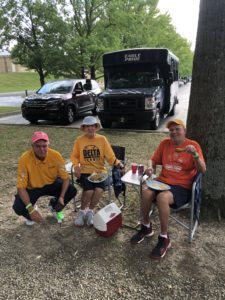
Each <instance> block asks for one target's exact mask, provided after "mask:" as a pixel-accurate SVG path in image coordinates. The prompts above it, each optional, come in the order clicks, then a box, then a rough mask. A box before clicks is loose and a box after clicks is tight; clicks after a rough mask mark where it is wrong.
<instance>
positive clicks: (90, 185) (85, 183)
mask: <svg viewBox="0 0 225 300" xmlns="http://www.w3.org/2000/svg"><path fill="white" fill-rule="evenodd" d="M90 175H91V174H81V176H80V179H79V182H80V185H81V187H82V189H83V190H84V191H91V190H94V189H96V188H101V189H103V191H104V190H105V189H106V187H107V186H108V178H106V179H105V180H104V181H102V182H90V181H89V180H88V176H90Z"/></svg>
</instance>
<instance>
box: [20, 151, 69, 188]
mask: <svg viewBox="0 0 225 300" xmlns="http://www.w3.org/2000/svg"><path fill="white" fill-rule="evenodd" d="M57 177H60V178H62V179H63V180H64V179H67V178H68V177H69V175H68V173H67V171H66V169H65V161H64V159H63V157H62V155H61V154H60V153H59V152H58V151H55V150H53V149H51V148H48V152H47V155H46V157H45V159H44V160H43V161H41V160H39V159H38V158H37V157H36V156H35V154H34V151H33V149H30V150H28V151H26V152H25V153H24V154H23V155H22V156H21V157H20V159H19V163H18V175H17V188H27V189H34V188H41V187H43V186H45V185H47V184H52V183H53V182H54V181H55V180H56V179H57Z"/></svg>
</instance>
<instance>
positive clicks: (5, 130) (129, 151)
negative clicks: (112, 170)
mask: <svg viewBox="0 0 225 300" xmlns="http://www.w3.org/2000/svg"><path fill="white" fill-rule="evenodd" d="M39 130H41V131H45V132H46V133H48V135H49V138H50V147H52V148H54V149H56V150H58V151H60V152H61V153H62V155H63V157H64V158H65V159H66V160H69V158H70V153H71V151H72V147H73V143H74V140H75V139H76V137H77V136H79V135H80V134H81V131H80V130H79V129H74V128H55V127H41V126H34V127H32V126H29V127H28V126H14V125H0V140H1V147H0V170H1V171H0V178H1V181H0V188H1V190H2V191H3V190H4V191H5V192H7V187H8V186H11V187H12V186H15V184H16V171H17V162H18V158H19V157H20V155H21V154H22V153H23V152H24V151H26V150H27V149H28V148H29V147H30V144H31V135H32V133H33V132H34V131H39ZM101 133H102V134H104V135H105V136H106V137H107V138H108V139H109V141H110V143H111V144H115V145H121V146H125V147H126V158H127V159H128V162H127V165H128V168H129V166H130V165H131V163H132V162H136V163H143V164H146V162H147V159H148V158H149V156H150V154H151V153H152V152H153V151H154V149H155V148H156V146H157V145H158V144H159V142H160V141H161V140H162V139H163V138H164V137H165V134H155V133H142V132H141V133H138V134H137V133H135V132H132V131H127V132H120V131H107V132H106V131H105V132H104V131H103V130H102V131H101Z"/></svg>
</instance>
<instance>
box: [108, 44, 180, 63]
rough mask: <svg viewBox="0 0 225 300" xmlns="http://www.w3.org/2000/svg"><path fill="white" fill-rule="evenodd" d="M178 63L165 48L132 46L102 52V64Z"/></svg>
mask: <svg viewBox="0 0 225 300" xmlns="http://www.w3.org/2000/svg"><path fill="white" fill-rule="evenodd" d="M174 62H175V63H177V64H178V63H179V59H178V57H176V56H175V55H174V54H173V53H172V52H171V51H170V50H169V49H166V48H133V49H126V50H119V51H113V52H108V53H105V54H103V66H104V67H107V66H115V65H121V64H124V65H125V64H142V63H153V64H167V65H171V63H174Z"/></svg>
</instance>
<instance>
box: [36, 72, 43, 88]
mask: <svg viewBox="0 0 225 300" xmlns="http://www.w3.org/2000/svg"><path fill="white" fill-rule="evenodd" d="M37 72H38V75H39V80H40V84H41V86H43V85H44V84H45V75H44V72H43V70H42V69H40V70H38V71H37Z"/></svg>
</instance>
